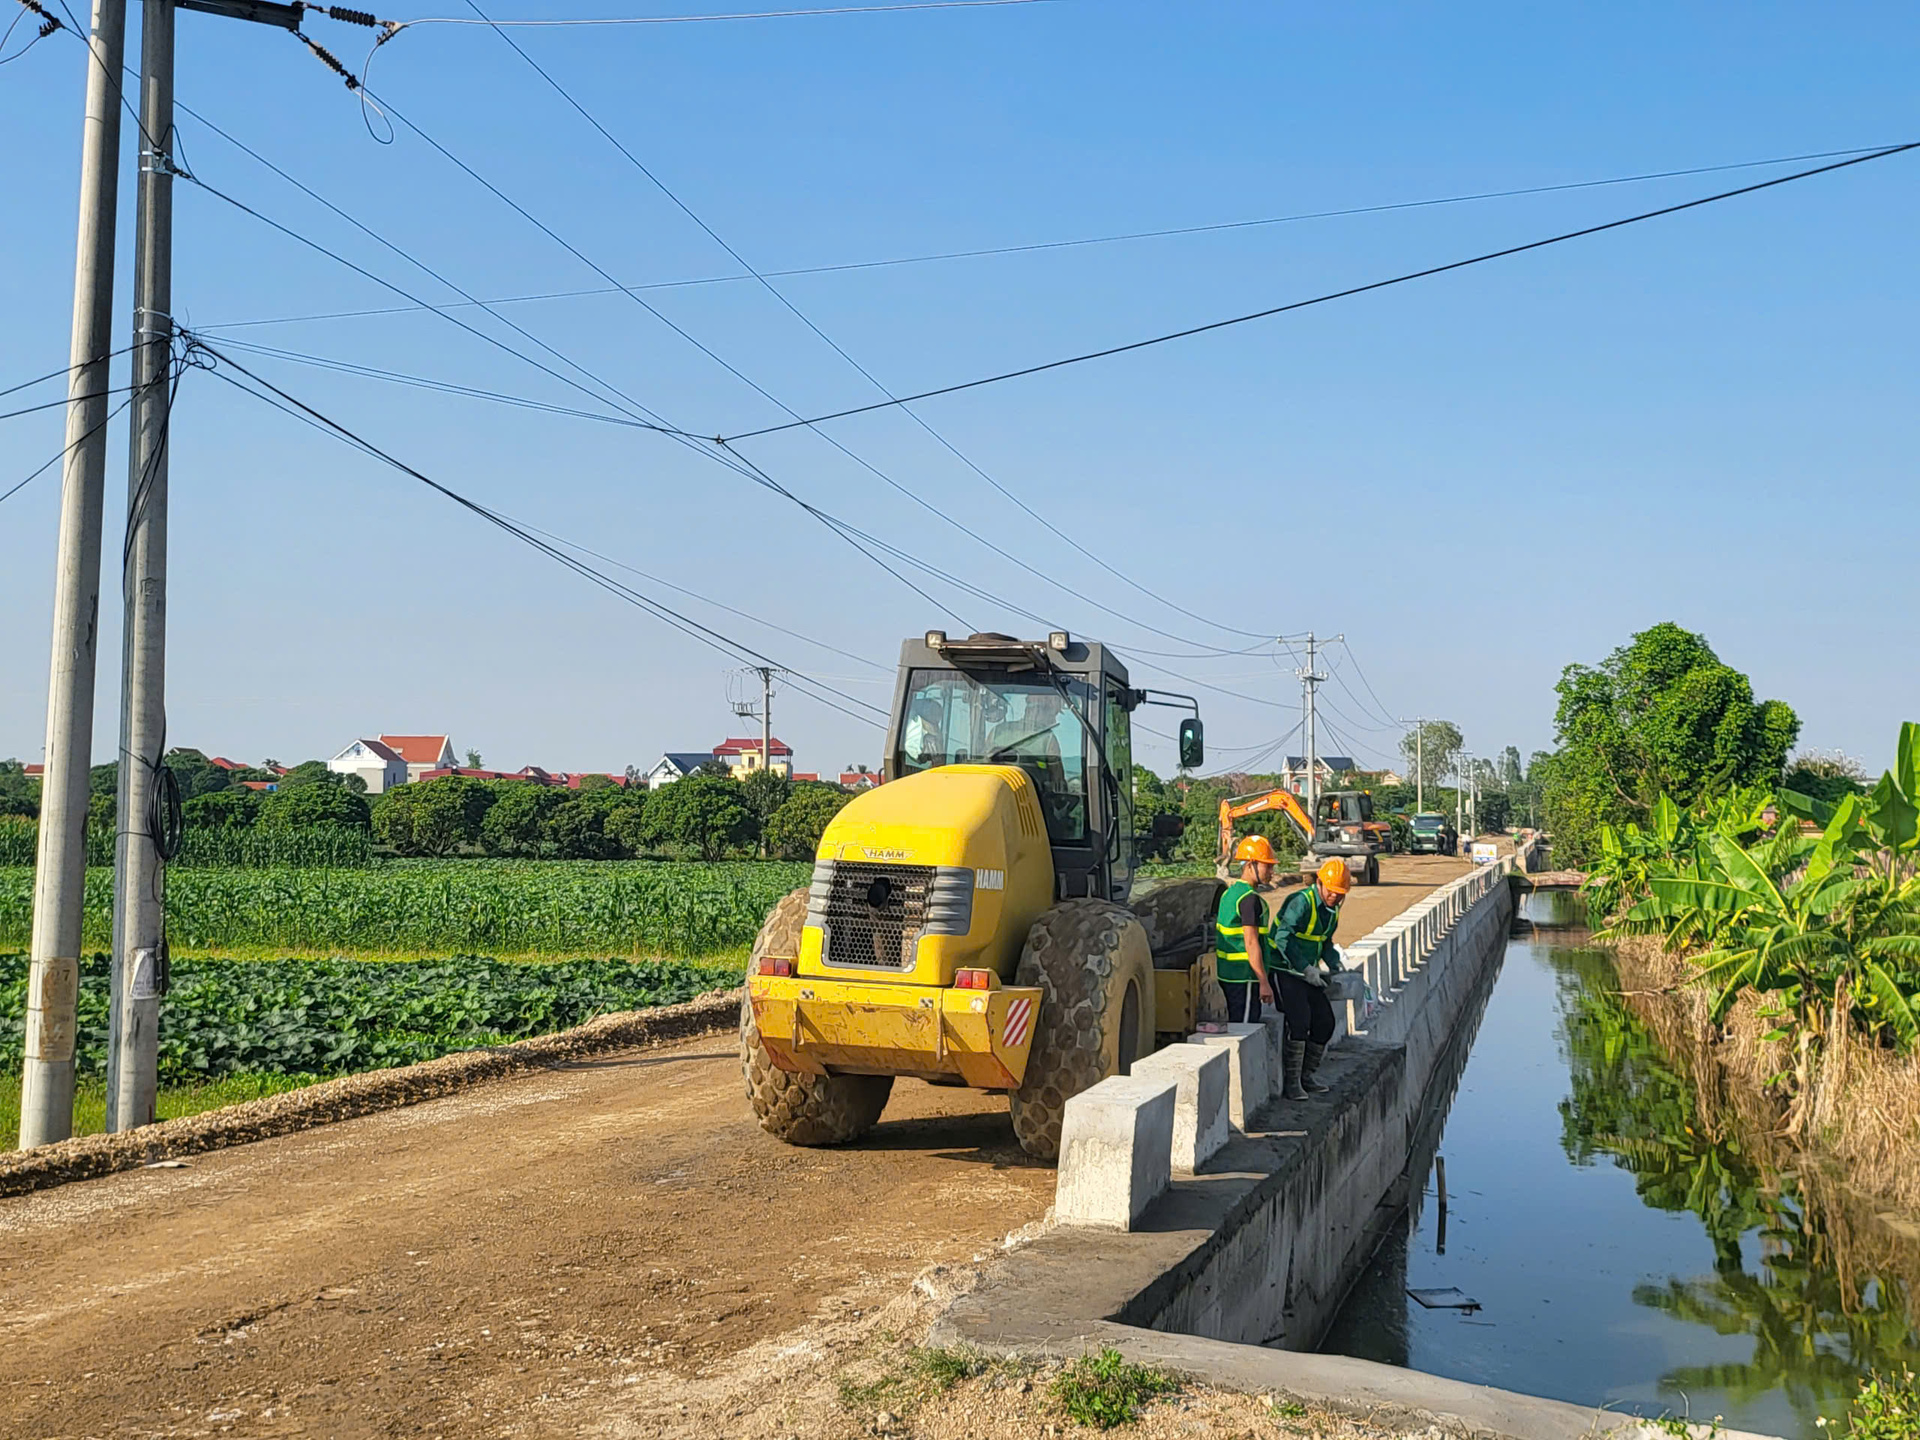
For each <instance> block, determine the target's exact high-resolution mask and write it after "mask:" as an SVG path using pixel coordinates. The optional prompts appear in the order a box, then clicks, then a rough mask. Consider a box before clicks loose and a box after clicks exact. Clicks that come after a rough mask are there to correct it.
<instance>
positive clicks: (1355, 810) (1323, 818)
mask: <svg viewBox="0 0 1920 1440" xmlns="http://www.w3.org/2000/svg"><path fill="white" fill-rule="evenodd" d="M1314 809H1315V811H1316V812H1317V813H1318V815H1319V823H1318V824H1315V823H1314V822H1313V821H1311V820H1309V819H1308V818H1307V812H1306V808H1305V807H1304V806H1302V805H1301V803H1300V801H1299V799H1298V798H1297V797H1295V795H1294V794H1293V792H1292V791H1290V790H1262V791H1259V792H1257V793H1255V794H1252V795H1232V796H1228V797H1227V798H1225V799H1223V800H1222V801H1221V802H1220V840H1219V846H1218V851H1217V856H1216V860H1217V865H1216V868H1217V872H1218V874H1219V876H1220V878H1221V879H1223V880H1224V879H1226V878H1228V876H1229V874H1230V873H1231V870H1232V865H1233V845H1234V833H1233V822H1234V821H1235V820H1241V819H1245V818H1246V817H1247V816H1249V815H1260V814H1265V813H1267V812H1268V811H1278V812H1279V813H1280V814H1282V815H1285V816H1286V817H1287V819H1289V820H1291V821H1292V822H1293V828H1294V829H1295V830H1297V831H1299V832H1300V838H1301V840H1302V841H1303V842H1304V843H1305V845H1306V847H1307V853H1306V857H1305V858H1304V859H1303V860H1302V861H1301V873H1302V874H1306V873H1308V872H1310V871H1312V870H1316V869H1318V868H1319V866H1320V863H1321V862H1322V861H1323V860H1327V859H1329V858H1332V857H1336V856H1337V857H1338V858H1340V859H1342V860H1344V861H1346V862H1347V870H1348V872H1349V873H1350V874H1351V875H1352V876H1353V879H1354V883H1355V884H1358V885H1378V884H1379V883H1380V856H1381V855H1383V854H1386V853H1389V852H1391V851H1392V849H1393V827H1392V826H1391V825H1389V824H1388V823H1387V822H1386V821H1384V820H1375V819H1374V818H1373V796H1372V795H1371V794H1369V793H1368V792H1367V791H1365V790H1330V791H1328V792H1327V793H1326V794H1324V795H1322V796H1321V797H1320V798H1319V800H1318V802H1316V804H1315V806H1314Z"/></svg>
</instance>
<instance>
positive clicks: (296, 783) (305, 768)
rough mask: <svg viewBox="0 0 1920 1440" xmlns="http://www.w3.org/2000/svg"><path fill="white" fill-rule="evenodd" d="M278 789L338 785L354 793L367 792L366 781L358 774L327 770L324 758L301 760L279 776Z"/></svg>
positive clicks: (362, 793)
mask: <svg viewBox="0 0 1920 1440" xmlns="http://www.w3.org/2000/svg"><path fill="white" fill-rule="evenodd" d="M278 778H279V782H280V789H281V790H283V791H285V790H295V789H298V788H299V787H300V786H302V785H340V786H344V787H345V788H347V789H348V790H351V791H353V793H354V794H356V795H364V794H366V793H367V782H366V781H365V780H362V779H361V778H360V777H359V776H358V775H342V774H340V773H339V772H338V771H335V770H329V769H328V768H327V762H326V761H324V760H302V761H301V762H300V763H299V764H298V765H295V766H293V767H292V768H291V769H289V770H288V771H287V773H286V774H284V775H282V776H279V777H278Z"/></svg>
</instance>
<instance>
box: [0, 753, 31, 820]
mask: <svg viewBox="0 0 1920 1440" xmlns="http://www.w3.org/2000/svg"><path fill="white" fill-rule="evenodd" d="M39 813H40V782H39V781H38V780H35V779H32V778H30V777H29V776H28V774H27V767H26V765H25V764H24V763H23V762H21V761H19V760H0V815H24V816H26V817H27V818H28V819H32V818H34V817H36V816H38V815H39Z"/></svg>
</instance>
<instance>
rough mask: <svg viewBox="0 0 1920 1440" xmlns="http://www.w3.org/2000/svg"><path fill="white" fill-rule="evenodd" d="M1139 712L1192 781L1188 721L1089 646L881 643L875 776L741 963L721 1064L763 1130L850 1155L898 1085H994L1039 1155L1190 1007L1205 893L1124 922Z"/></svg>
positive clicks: (1198, 973)
mask: <svg viewBox="0 0 1920 1440" xmlns="http://www.w3.org/2000/svg"><path fill="white" fill-rule="evenodd" d="M1144 704H1170V705H1175V706H1178V707H1180V708H1184V709H1186V710H1188V711H1190V712H1193V713H1190V714H1189V715H1188V716H1187V717H1186V718H1185V719H1183V721H1182V722H1181V727H1180V743H1181V759H1182V763H1183V765H1193V764H1198V763H1199V761H1200V759H1201V753H1202V738H1201V731H1200V722H1199V719H1198V715H1197V707H1195V706H1194V704H1193V702H1192V701H1191V700H1189V699H1187V698H1186V697H1184V696H1163V695H1156V694H1155V693H1154V692H1149V691H1143V690H1137V689H1134V688H1133V687H1132V686H1131V684H1130V683H1129V681H1128V677H1127V672H1126V669H1125V667H1124V666H1123V665H1122V664H1121V662H1120V660H1119V659H1118V657H1117V656H1115V655H1113V653H1112V652H1111V651H1109V650H1107V649H1106V647H1104V646H1101V645H1098V644H1087V643H1083V642H1080V641H1075V640H1073V639H1072V638H1071V637H1070V636H1067V635H1065V634H1058V633H1056V634H1054V635H1052V636H1049V637H1048V639H1047V640H1046V641H1044V642H1041V641H1022V640H1015V639H1013V638H1011V637H1008V636H1004V635H974V636H969V637H967V638H966V639H964V640H950V639H949V638H948V637H947V636H946V635H944V634H943V633H941V632H938V631H935V632H930V633H929V634H927V635H926V636H925V637H924V638H922V639H918V640H910V641H907V642H906V643H905V644H904V645H903V646H902V647H901V661H900V676H899V683H898V685H897V687H896V693H895V705H894V711H893V716H894V718H893V722H892V724H891V725H890V727H889V731H888V749H887V760H886V764H885V771H884V773H885V782H884V783H883V784H882V785H880V786H879V787H878V788H876V789H874V790H871V791H868V792H866V793H864V794H862V795H859V796H856V797H855V798H854V799H853V800H852V801H850V802H849V803H848V804H847V805H846V807H845V808H844V809H842V810H841V811H840V812H839V814H838V815H836V816H835V817H834V819H833V821H832V822H831V823H830V824H829V825H828V827H827V830H826V832H825V834H824V836H823V837H822V839H821V843H820V847H819V850H818V852H817V855H816V858H815V861H814V871H813V879H812V883H811V885H809V886H808V887H807V888H806V889H805V890H799V891H795V892H794V893H793V894H791V895H789V896H787V897H786V899H784V900H783V901H781V903H780V904H779V905H778V906H776V907H775V909H774V912H773V914H772V915H770V916H769V917H768V919H767V922H766V924H765V926H764V927H763V928H762V930H761V934H760V937H759V940H758V941H757V942H756V943H755V946H754V952H753V957H752V960H751V962H750V965H749V974H748V978H747V994H746V998H745V1001H744V1002H743V1005H742V1012H741V1048H742V1056H741V1058H742V1063H743V1066H744V1069H745V1072H746V1080H747V1089H748V1094H749V1097H750V1098H751V1099H752V1101H753V1105H754V1109H755V1111H756V1113H757V1114H758V1115H759V1117H760V1121H761V1124H762V1125H763V1127H764V1128H766V1129H767V1130H769V1131H770V1132H771V1133H773V1134H776V1135H779V1136H780V1137H781V1138H783V1139H786V1140H789V1141H791V1142H793V1143H796V1144H832V1143H839V1142H844V1141H847V1140H850V1139H853V1138H855V1137H856V1136H857V1135H859V1134H860V1133H862V1132H863V1131H865V1130H866V1129H867V1128H868V1127H870V1126H871V1125H872V1124H873V1123H874V1122H875V1121H876V1120H877V1119H878V1118H879V1115H880V1111H881V1109H882V1108H883V1107H884V1106H885V1104H886V1099H887V1095H888V1093H889V1091H890V1089H891V1086H892V1083H893V1079H894V1077H896V1076H917V1077H919V1078H921V1079H925V1080H929V1081H932V1082H934V1083H937V1084H956V1085H969V1086H974V1087H977V1088H982V1089H994V1090H1005V1091H1007V1092H1009V1094H1010V1096H1011V1101H1010V1105H1011V1109H1012V1113H1013V1119H1014V1127H1015V1130H1016V1132H1017V1133H1018V1134H1019V1136H1020V1140H1021V1143H1022V1145H1023V1146H1025V1147H1026V1148H1027V1149H1028V1150H1029V1151H1030V1152H1032V1153H1034V1154H1037V1155H1042V1156H1049V1157H1050V1156H1052V1155H1053V1154H1055V1153H1057V1151H1058V1146H1059V1127H1060V1115H1061V1111H1062V1110H1063V1108H1064V1106H1065V1103H1066V1100H1067V1099H1068V1098H1069V1097H1070V1096H1071V1095H1073V1094H1076V1093H1078V1092H1079V1091H1080V1090H1083V1089H1085V1088H1086V1087H1087V1086H1088V1085H1091V1084H1093V1083H1095V1082H1096V1081H1098V1080H1100V1079H1102V1078H1104V1077H1105V1076H1107V1075H1112V1074H1119V1073H1124V1072H1125V1071H1126V1070H1127V1069H1128V1068H1129V1067H1130V1065H1131V1064H1132V1062H1133V1060H1134V1059H1135V1058H1137V1057H1138V1056H1140V1055H1142V1054H1145V1053H1146V1052H1147V1051H1149V1050H1151V1049H1152V1048H1153V1046H1154V1044H1155V1043H1156V1035H1157V1033H1174V1034H1184V1033H1185V1032H1186V1031H1187V1030H1188V1029H1191V1028H1192V1025H1193V1023H1194V1021H1195V1019H1196V1017H1197V1016H1199V1015H1200V1014H1201V1013H1202V1012H1204V1011H1208V1007H1209V1004H1210V1001H1212V1000H1216V999H1217V997H1218V987H1217V984H1213V983H1212V980H1211V969H1210V965H1209V964H1208V961H1209V959H1210V952H1211V947H1210V946H1208V945H1206V944H1205V943H1204V939H1205V937H1207V936H1209V935H1210V934H1211V930H1210V925H1211V908H1210V907H1211V903H1212V899H1213V897H1214V896H1215V895H1216V894H1217V887H1215V886H1213V885H1212V884H1211V882H1206V881H1203V882H1198V885H1197V886H1196V885H1195V884H1193V883H1188V884H1187V885H1185V886H1184V887H1176V890H1175V891H1174V892H1168V893H1162V894H1158V895H1156V896H1155V897H1153V902H1154V903H1152V904H1149V905H1145V906H1143V908H1142V910H1141V911H1140V912H1139V913H1136V911H1135V910H1133V909H1132V908H1130V907H1129V901H1130V900H1131V899H1132V891H1133V873H1134V856H1135V835H1134V825H1133V818H1134V817H1133V801H1132V784H1131V777H1132V765H1133V760H1132V719H1131V717H1132V714H1133V712H1134V711H1135V710H1136V709H1137V708H1139V707H1140V706H1141V705H1144ZM1202 891H1204V892H1205V893H1204V894H1203V893H1201V892H1202ZM1209 1013H1210V1012H1209Z"/></svg>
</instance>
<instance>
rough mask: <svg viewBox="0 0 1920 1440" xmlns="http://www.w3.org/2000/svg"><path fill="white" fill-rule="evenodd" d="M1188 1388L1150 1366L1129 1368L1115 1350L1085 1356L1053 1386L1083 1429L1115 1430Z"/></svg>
mask: <svg viewBox="0 0 1920 1440" xmlns="http://www.w3.org/2000/svg"><path fill="white" fill-rule="evenodd" d="M1183 1388H1184V1384H1183V1382H1182V1381H1181V1380H1180V1379H1179V1377H1178V1376H1175V1375H1170V1374H1168V1373H1167V1372H1166V1371H1164V1370H1155V1369H1153V1368H1152V1367H1151V1366H1147V1365H1133V1364H1129V1363H1128V1362H1127V1360H1126V1359H1125V1358H1124V1357H1122V1355H1121V1354H1120V1352H1119V1351H1118V1350H1115V1349H1113V1348H1112V1347H1111V1346H1109V1347H1108V1348H1106V1349H1104V1350H1102V1351H1101V1352H1100V1353H1099V1354H1098V1355H1082V1356H1081V1357H1080V1358H1079V1359H1078V1360H1076V1361H1074V1362H1073V1363H1072V1364H1071V1365H1069V1366H1068V1367H1067V1368H1066V1371H1065V1372H1064V1373H1063V1374H1062V1375H1061V1376H1060V1377H1059V1379H1057V1380H1055V1381H1054V1382H1053V1398H1054V1399H1055V1400H1058V1401H1059V1402H1060V1408H1061V1409H1063V1410H1065V1411H1066V1413H1067V1418H1068V1419H1069V1420H1072V1421H1074V1422H1075V1423H1076V1424H1080V1425H1091V1426H1094V1427H1095V1428H1096V1429H1100V1430H1111V1429H1113V1428H1114V1426H1116V1425H1128V1424H1131V1423H1132V1422H1133V1421H1135V1420H1138V1419H1139V1418H1140V1411H1141V1408H1142V1407H1143V1406H1145V1405H1147V1404H1148V1403H1150V1402H1151V1401H1154V1400H1158V1399H1161V1398H1162V1397H1164V1396H1167V1395H1176V1394H1178V1393H1179V1392H1180V1391H1181V1390H1182V1389H1183Z"/></svg>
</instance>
